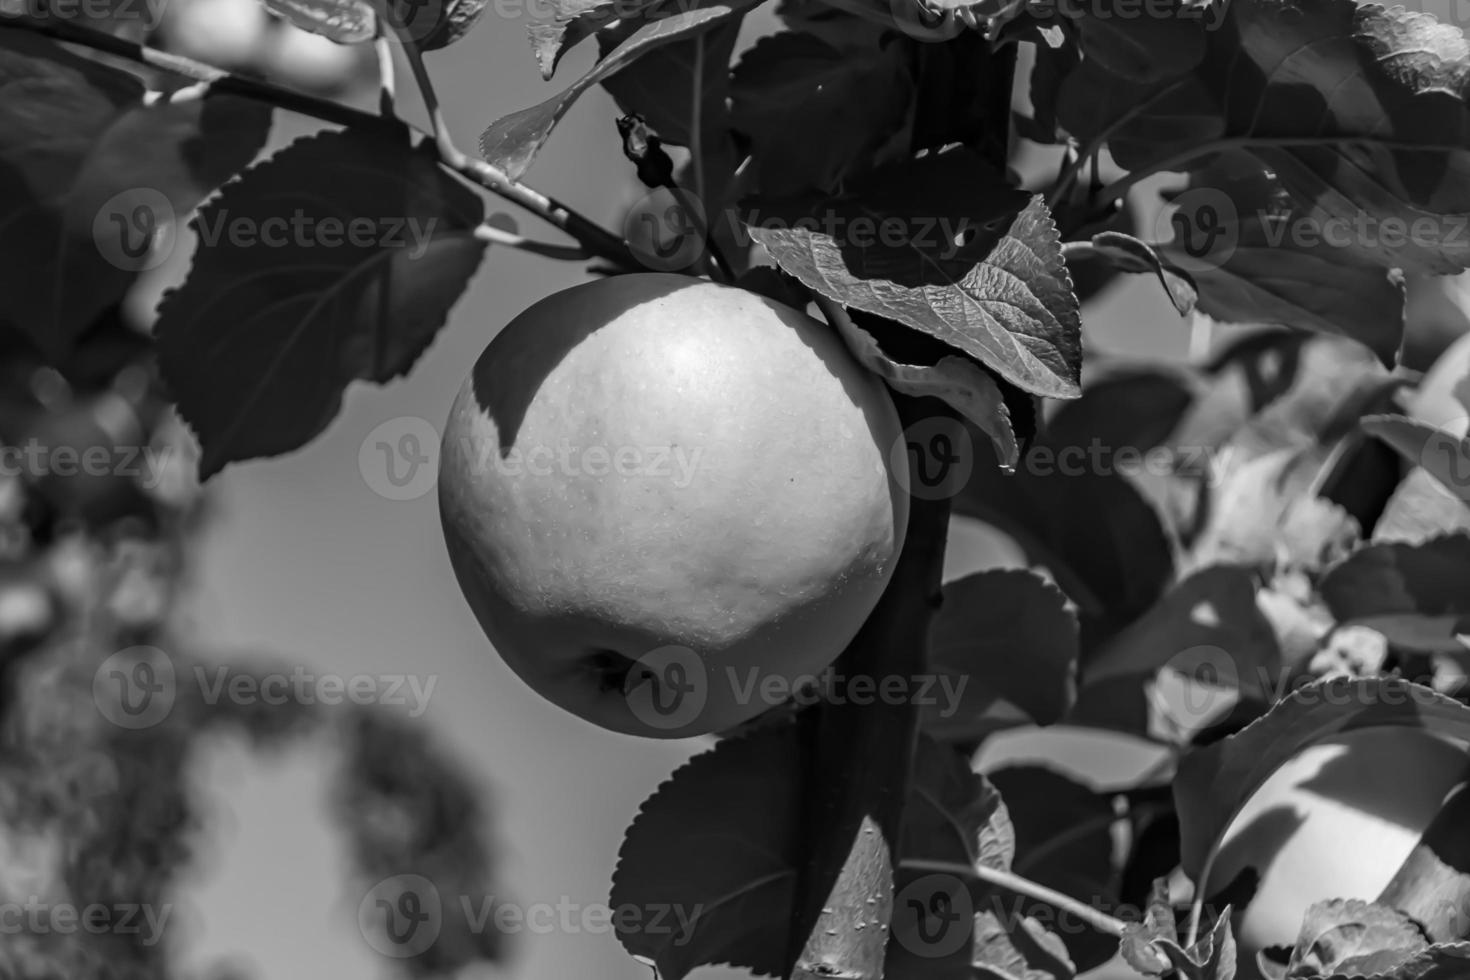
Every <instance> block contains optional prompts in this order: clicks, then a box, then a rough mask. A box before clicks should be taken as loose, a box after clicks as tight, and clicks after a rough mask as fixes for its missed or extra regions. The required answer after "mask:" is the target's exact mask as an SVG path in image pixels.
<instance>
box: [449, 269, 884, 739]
mask: <svg viewBox="0 0 1470 980" xmlns="http://www.w3.org/2000/svg"><path fill="white" fill-rule="evenodd" d="M901 435H902V430H901V427H900V425H899V421H898V416H897V413H896V411H895V409H894V406H893V402H892V400H891V399H890V397H889V395H888V393H887V389H886V388H884V387H883V385H882V383H881V382H880V381H879V380H878V379H877V378H876V377H874V376H873V375H871V374H869V373H868V372H867V371H865V370H864V369H863V368H862V367H861V366H860V365H859V364H858V363H857V362H856V361H855V360H854V359H853V358H852V356H851V355H850V354H849V353H848V351H847V348H846V347H845V346H844V345H843V343H842V341H841V339H840V338H839V337H838V336H837V335H836V334H835V333H834V332H832V331H831V330H830V329H829V328H828V327H827V326H825V325H824V324H821V323H819V322H817V321H816V320H813V319H812V318H810V317H808V316H806V315H805V314H804V313H800V312H798V311H796V310H794V309H791V308H790V307H786V306H783V305H781V304H779V303H777V302H775V301H773V300H769V299H766V298H764V297H761V296H758V295H756V294H754V293H749V292H746V291H743V290H739V289H734V288H732V287H728V286H721V285H717V284H714V283H710V282H706V281H703V280H699V279H691V278H688V277H685V276H678V275H662V274H636V275H626V276H617V277H613V278H610V279H606V280H601V281H597V282H592V283H586V284H583V285H580V286H576V287H573V288H571V289H568V290H565V291H563V292H560V293H557V294H555V295H553V296H550V297H548V298H546V299H544V300H542V301H540V302H538V303H536V304H535V305H533V306H532V307H530V308H529V309H528V310H526V311H525V312H524V313H522V314H521V315H520V316H518V317H516V318H515V319H514V320H512V321H511V323H510V324H509V325H507V326H506V327H505V329H504V330H502V331H501V332H500V334H499V335H498V336H496V338H495V339H494V341H493V342H492V343H491V344H490V346H489V347H487V348H486V350H485V352H484V353H483V354H482V355H481V357H480V359H479V360H478V362H477V363H476V364H475V367H474V370H473V371H472V372H471V374H470V377H469V378H468V379H466V381H465V384H464V386H463V387H462V388H461V390H460V392H459V394H458V396H457V397H456V399H455V402H454V405H453V408H452V409H451V411H450V416H449V420H448V423H447V425H446V427H445V431H444V440H443V446H442V452H441V455H440V475H439V482H438V491H439V506H440V517H441V521H442V524H443V528H444V536H445V542H446V544H447V546H448V552H449V557H450V560H451V562H452V564H453V566H454V570H455V574H456V576H457V577H458V580H459V584H460V588H461V589H462V590H463V592H464V594H465V597H466V599H467V600H468V602H469V605H470V607H471V609H472V610H473V611H474V613H475V615H476V617H477V618H478V619H479V622H480V625H481V627H482V628H483V629H484V631H485V634H486V636H487V637H488V638H489V640H490V642H491V644H492V645H493V646H494V647H495V649H496V651H497V652H498V653H499V654H500V656H501V657H502V658H503V659H504V660H505V662H506V663H507V664H508V665H509V666H510V667H511V668H512V669H513V670H514V671H515V672H516V673H517V674H518V675H519V676H520V677H521V678H522V679H523V680H524V681H525V682H526V683H527V684H528V685H530V686H531V687H532V688H534V689H535V690H536V691H538V692H539V693H541V694H542V695H543V696H544V697H546V698H547V699H548V700H550V701H552V702H553V703H555V704H557V705H560V706H561V707H562V708H565V709H566V710H568V711H570V712H571V713H573V714H575V715H577V716H579V717H581V718H583V719H586V720H587V721H590V722H593V723H594V724H597V725H600V726H602V727H604V728H608V729H611V730H613V731H618V732H624V733H628V734H633V735H641V736H647V737H653V738H682V737H688V736H692V735H700V734H707V733H710V732H718V731H723V730H726V729H729V728H731V727H733V726H735V725H738V724H741V723H743V722H745V721H748V720H750V719H751V718H753V717H755V716H756V715H758V714H760V713H761V712H762V711H764V710H766V709H768V708H771V707H774V706H775V703H776V701H774V700H773V697H775V695H772V694H765V695H763V694H762V693H761V691H762V687H761V685H762V684H763V683H765V684H769V685H771V686H770V687H769V688H767V689H766V690H768V691H779V692H788V691H790V690H791V688H790V685H792V684H795V683H797V682H798V681H799V680H800V679H801V678H806V677H811V676H812V675H814V674H817V673H819V672H820V671H822V670H823V669H824V668H826V667H827V666H828V665H830V664H831V663H832V662H833V661H834V660H835V659H836V658H837V656H838V655H839V654H840V653H841V652H842V651H843V649H844V648H846V646H847V645H848V643H849V642H850V641H851V640H852V638H853V636H854V635H855V634H856V633H857V631H858V629H859V627H860V626H861V625H862V623H863V621H864V620H865V619H866V618H867V616H868V614H869V613H870V612H871V611H872V609H873V607H874V605H875V604H876V603H877V601H878V598H879V596H880V595H881V594H882V592H883V590H884V588H885V587H886V586H887V584H888V580H889V577H890V576H891V575H892V572H893V568H894V566H895V564H896V563H897V560H898V554H899V551H900V550H901V549H902V547H903V540H904V533H905V527H906V524H907V520H908V507H909V504H908V496H907V494H906V493H905V492H904V491H903V490H902V489H901V487H900V485H899V484H898V483H897V482H896V481H895V480H894V479H893V476H892V473H891V471H890V469H889V466H890V459H898V460H902V459H904V456H903V454H902V451H901V450H900V451H899V452H898V453H897V454H896V455H894V447H895V446H898V445H901V444H900V438H901ZM595 447H602V449H603V451H605V453H606V454H607V456H606V457H604V458H603V461H601V462H598V463H597V464H596V465H595V466H594V463H593V461H592V458H591V457H588V459H587V461H586V462H585V463H583V462H582V459H583V452H584V451H586V450H589V449H593V448H595ZM620 452H621V453H622V454H623V463H622V464H620V465H619V468H618V470H617V471H616V472H612V471H611V466H610V465H609V464H608V463H607V462H606V459H607V457H611V458H613V459H616V458H617V457H618V454H619V453H620ZM548 454H557V456H556V458H555V459H552V458H551V456H550V455H548ZM659 454H665V455H666V456H667V461H666V462H665V463H663V464H662V465H661V464H660V463H659ZM635 457H637V460H636V464H635V461H634V458H635ZM681 458H682V462H680V459H681ZM568 460H569V461H570V462H567V461H568ZM594 470H595V472H594ZM670 648H675V649H676V650H677V651H678V656H680V657H686V658H688V659H690V660H693V669H694V671H695V672H696V674H698V676H699V677H702V685H703V686H702V688H701V692H702V694H701V696H700V698H699V700H698V702H697V705H696V707H697V710H696V711H694V713H693V715H692V716H688V713H687V712H686V713H685V716H683V717H677V718H676V717H675V715H676V714H677V712H676V713H671V714H670V716H669V717H667V718H665V717H657V718H655V717H650V715H649V712H648V711H647V710H646V706H645V708H644V710H638V706H637V705H636V704H634V703H633V702H632V700H631V699H630V698H629V697H628V696H625V693H624V690H625V685H626V684H627V683H628V682H629V681H630V680H632V681H635V682H642V681H644V680H652V682H653V684H654V693H653V696H655V697H661V696H662V694H663V693H672V692H660V690H659V689H658V684H659V676H660V675H659V673H658V669H657V665H655V667H654V668H652V669H649V670H645V669H643V668H645V667H647V666H648V665H649V664H650V663H654V662H655V661H656V658H658V657H660V656H663V655H664V654H665V653H666V652H668V650H669V649H670ZM650 655H652V657H653V658H655V660H654V661H651V660H650V659H648V658H649V657H650ZM695 658H697V659H695ZM635 665H637V666H635ZM685 665H686V666H688V664H687V662H686V664H685ZM752 680H754V681H755V686H754V687H753V688H752V687H750V686H749V684H750V682H751V681H752ZM777 700H779V698H777ZM666 703H667V702H666ZM691 703H694V702H691Z"/></svg>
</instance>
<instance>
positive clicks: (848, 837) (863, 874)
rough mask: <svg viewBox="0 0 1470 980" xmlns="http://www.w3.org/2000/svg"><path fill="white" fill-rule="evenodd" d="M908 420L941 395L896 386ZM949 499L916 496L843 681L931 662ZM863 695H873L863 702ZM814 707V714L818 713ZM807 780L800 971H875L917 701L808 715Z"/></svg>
mask: <svg viewBox="0 0 1470 980" xmlns="http://www.w3.org/2000/svg"><path fill="white" fill-rule="evenodd" d="M894 401H895V403H896V404H897V406H898V409H899V418H900V421H901V422H902V423H903V424H904V425H905V426H909V425H912V424H914V423H915V422H918V421H920V420H922V419H926V418H931V417H936V416H938V417H949V409H948V407H947V406H946V405H945V404H944V403H943V402H940V401H938V400H937V399H932V398H923V399H915V398H908V397H905V396H902V395H897V394H895V395H894ZM948 522H949V501H948V500H921V499H918V498H913V499H912V501H911V505H910V510H909V522H908V532H907V537H906V540H905V544H904V549H903V553H902V555H900V557H899V561H898V567H897V568H896V569H895V570H894V573H893V578H892V580H891V581H890V583H889V586H888V589H887V591H886V592H884V594H883V597H882V599H880V600H879V602H878V605H877V607H876V608H875V609H874V610H873V613H872V615H870V616H869V617H868V620H867V622H865V623H864V624H863V628H862V630H861V631H859V633H858V635H857V637H856V638H855V639H854V640H853V642H852V645H851V646H850V647H849V648H848V649H847V651H846V652H845V653H844V654H843V655H842V657H841V658H840V659H839V660H838V661H837V665H836V670H837V672H838V674H839V675H840V676H842V677H844V678H849V679H850V678H857V677H861V678H871V679H872V682H873V684H874V685H875V687H876V688H878V689H881V688H882V687H883V679H884V678H886V677H892V676H897V677H902V678H904V681H905V687H904V689H905V690H907V689H910V688H911V686H912V683H911V679H912V678H913V676H914V675H915V674H917V673H919V672H921V671H922V670H924V667H925V657H926V652H927V647H928V643H927V638H928V633H929V625H930V621H931V619H932V617H933V614H934V613H935V611H936V610H937V609H938V607H939V604H940V601H941V599H940V596H941V592H940V573H941V570H942V567H943V564H944V545H945V535H946V532H947V529H948ZM865 700H866V699H865ZM813 716H814V717H813ZM803 723H804V725H805V729H804V732H803V735H804V746H805V747H804V751H805V752H806V769H807V772H808V773H809V774H810V779H809V781H808V782H807V785H809V786H811V787H812V789H811V790H810V792H809V795H808V796H807V800H808V802H807V807H808V812H807V818H806V826H805V828H804V833H805V838H806V842H805V848H804V851H805V853H807V854H809V855H810V856H811V857H810V861H809V863H808V865H807V866H806V867H805V868H804V869H803V871H802V875H801V880H800V881H799V882H798V889H797V896H798V897H797V902H798V904H797V907H796V909H795V914H796V922H795V929H794V930H793V932H792V946H793V949H792V950H790V951H789V952H788V962H790V963H792V964H793V965H792V967H791V970H790V976H791V977H792V978H793V980H797V978H802V980H832V978H834V977H836V978H845V980H879V978H881V977H882V975H883V957H884V951H885V949H886V947H887V939H888V930H887V928H886V927H887V925H888V922H889V920H890V918H891V913H892V907H893V867H894V862H895V860H896V854H897V850H898V844H899V839H900V838H899V834H900V831H901V829H902V818H903V809H904V803H905V802H906V800H907V797H908V788H909V771H910V767H911V764H912V760H913V751H914V746H915V743H916V740H917V738H918V708H917V706H916V705H915V704H914V703H913V699H912V698H903V699H899V701H898V703H891V702H890V700H889V699H881V698H880V699H877V701H875V702H874V703H871V704H867V703H865V704H854V703H852V699H844V700H842V701H841V702H839V703H835V704H823V705H821V706H820V707H819V708H818V709H817V710H816V711H815V712H810V713H808V717H807V718H805V719H804V720H803Z"/></svg>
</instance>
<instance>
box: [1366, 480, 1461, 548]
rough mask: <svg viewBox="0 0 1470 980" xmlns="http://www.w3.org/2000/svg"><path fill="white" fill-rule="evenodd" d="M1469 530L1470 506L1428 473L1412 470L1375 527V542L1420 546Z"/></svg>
mask: <svg viewBox="0 0 1470 980" xmlns="http://www.w3.org/2000/svg"><path fill="white" fill-rule="evenodd" d="M1455 531H1470V506H1466V504H1465V502H1464V501H1462V500H1461V499H1460V498H1458V497H1456V496H1455V495H1454V494H1453V493H1451V492H1450V491H1449V490H1447V489H1445V486H1444V484H1443V483H1441V482H1440V481H1439V480H1437V479H1435V478H1434V477H1433V476H1432V475H1431V474H1430V473H1429V471H1428V470H1425V469H1422V468H1416V469H1413V470H1410V471H1409V475H1408V476H1406V477H1404V480H1403V482H1402V483H1400V484H1399V485H1398V488H1397V489H1396V490H1394V492H1393V496H1392V497H1390V498H1389V500H1388V503H1387V504H1386V505H1385V506H1384V508H1383V514H1382V515H1381V516H1380V517H1379V519H1378V523H1377V524H1376V525H1374V527H1373V541H1374V543H1379V542H1391V541H1403V542H1408V543H1410V544H1418V543H1420V542H1423V541H1427V540H1428V539H1430V538H1434V537H1438V536H1439V535H1441V534H1449V533H1452V532H1455Z"/></svg>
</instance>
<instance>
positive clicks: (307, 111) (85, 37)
mask: <svg viewBox="0 0 1470 980" xmlns="http://www.w3.org/2000/svg"><path fill="white" fill-rule="evenodd" d="M0 28H6V29H9V30H21V31H29V32H31V33H33V34H40V35H42V36H44V37H49V38H52V39H54V40H58V41H65V42H67V43H69V44H78V45H81V46H82V47H86V48H90V49H91V50H93V51H100V52H102V53H104V54H110V55H113V56H114V57H117V58H122V59H124V60H127V61H131V62H134V63H135V64H140V65H146V66H148V67H150V68H156V69H159V70H161V71H166V72H169V73H171V74H174V75H181V76H183V77H184V78H192V79H194V80H195V81H199V82H207V83H209V85H210V87H211V88H212V89H213V90H214V91H216V92H220V93H224V94H229V95H237V96H239V97H241V98H245V99H251V100H253V101H256V102H264V103H266V104H268V105H271V106H274V107H275V108H277V109H284V110H286V111H287V112H295V113H299V114H301V115H303V116H310V117H312V118H313V119H319V120H321V121H322V122H326V123H331V124H333V125H337V126H349V127H354V128H358V129H366V130H372V129H379V130H381V129H382V128H383V127H384V126H385V125H388V124H391V125H392V126H394V127H399V126H405V127H407V128H408V129H409V130H410V132H416V133H418V134H419V135H420V136H430V135H431V134H428V133H424V132H423V131H422V130H420V129H417V128H416V127H413V126H408V124H407V123H404V122H401V121H398V120H385V119H384V118H383V117H382V116H378V115H374V114H372V113H369V112H363V111H361V110H359V109H354V108H352V107H351V106H347V105H343V104H342V103H340V102H333V101H330V100H328V99H319V98H316V97H314V96H310V95H306V94H304V93H302V92H295V91H292V90H291V89H288V88H282V87H281V86H279V85H274V84H272V83H270V82H267V81H262V80H260V79H255V78H247V77H245V76H243V75H235V74H231V73H230V72H227V71H225V70H224V69H222V68H215V67H214V66H212V65H206V64H204V63H203V62H200V61H195V60H194V59H193V58H186V57H183V56H182V55H177V54H170V53H168V52H165V51H159V50H158V49H157V48H150V47H148V46H147V45H144V44H139V43H138V42H136V41H129V40H127V39H125V38H121V37H114V36H113V35H111V34H107V33H105V32H103V31H99V30H96V29H95V28H90V27H84V26H82V25H81V24H78V23H75V22H73V21H67V20H49V21H43V20H38V19H36V18H32V17H10V16H0ZM436 120H437V122H438V123H442V119H438V118H437V117H436ZM440 163H441V165H443V166H444V167H445V168H446V169H448V170H450V171H452V172H454V173H455V174H457V175H458V176H460V177H461V178H463V179H465V180H467V181H469V182H471V183H473V184H476V185H478V186H480V187H481V188H483V189H485V190H487V191H489V192H490V193H492V194H495V195H496V196H498V197H501V198H504V199H505V200H507V201H510V202H512V203H513V204H516V205H519V206H520V207H522V208H524V209H525V210H527V211H529V212H531V213H532V214H534V215H536V216H537V217H538V218H541V219H542V220H543V221H546V222H547V223H548V224H551V225H554V226H555V227H557V228H559V229H560V230H561V231H563V232H566V233H567V234H568V235H570V236H571V237H573V238H575V239H576V240H577V241H579V242H581V243H582V246H583V248H584V249H585V250H586V252H587V253H589V254H591V255H595V256H597V257H598V258H601V259H604V260H606V261H608V262H611V263H612V264H613V265H615V266H618V267H619V268H623V269H638V268H641V266H640V265H639V263H638V260H637V258H636V257H635V256H634V255H633V252H632V250H631V249H629V248H628V244H627V243H626V242H625V241H623V239H622V238H621V237H619V236H618V235H615V234H613V233H612V232H611V231H609V230H608V229H606V228H603V227H602V226H601V225H599V224H597V223H596V222H595V221H592V220H591V219H590V218H587V217H585V216H583V215H581V214H578V213H577V212H576V211H573V210H572V209H570V208H568V207H567V206H566V205H564V204H561V203H560V202H558V201H556V200H554V199H552V198H550V197H547V196H546V195H545V194H542V193H541V192H540V191H538V190H536V189H535V188H533V187H528V186H526V185H525V184H520V183H517V182H515V181H512V180H511V179H510V178H509V177H508V176H506V175H505V173H503V172H502V171H501V170H499V169H498V168H496V167H494V166H492V165H491V164H489V163H487V162H486V161H484V160H477V159H473V158H469V157H466V156H465V155H464V154H463V153H460V154H459V158H458V159H455V160H453V161H451V160H446V159H444V158H443V156H442V153H441V158H440Z"/></svg>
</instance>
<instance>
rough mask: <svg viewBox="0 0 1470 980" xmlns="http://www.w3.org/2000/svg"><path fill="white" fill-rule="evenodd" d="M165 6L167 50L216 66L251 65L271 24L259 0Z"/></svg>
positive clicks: (193, 0)
mask: <svg viewBox="0 0 1470 980" xmlns="http://www.w3.org/2000/svg"><path fill="white" fill-rule="evenodd" d="M164 9H165V13H164V19H163V24H162V25H161V30H162V32H163V35H164V39H165V41H166V43H167V45H168V48H169V50H171V51H177V52H178V53H179V54H183V55H187V56H188V57H190V58H195V59H197V60H199V61H202V62H204V63H205V64H208V65H213V66H214V67H216V68H227V69H237V68H248V67H251V66H252V65H254V64H255V61H256V59H257V58H259V57H260V54H261V51H262V49H263V46H264V44H265V39H266V35H267V31H268V29H269V28H270V25H271V19H270V15H269V14H268V13H266V9H265V7H264V5H262V4H261V3H260V2H259V0H179V2H176V3H170V4H168V5H167V6H166V7H165V8H164Z"/></svg>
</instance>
